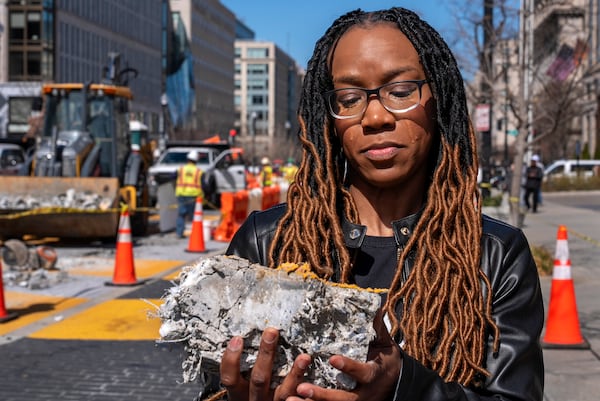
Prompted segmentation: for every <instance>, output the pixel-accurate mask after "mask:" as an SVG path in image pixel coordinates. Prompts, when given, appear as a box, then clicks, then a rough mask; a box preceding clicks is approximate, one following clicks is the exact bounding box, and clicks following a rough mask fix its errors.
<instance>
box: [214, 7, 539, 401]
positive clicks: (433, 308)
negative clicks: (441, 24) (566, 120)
mask: <svg viewBox="0 0 600 401" xmlns="http://www.w3.org/2000/svg"><path fill="white" fill-rule="evenodd" d="M299 121H300V127H301V132H300V133H299V135H300V137H301V138H300V139H301V140H300V143H301V144H302V146H303V153H302V154H303V156H302V160H301V163H300V168H299V170H298V174H297V175H296V178H295V181H294V183H293V184H291V185H290V187H289V189H288V195H287V203H286V204H281V205H278V206H275V207H273V208H271V209H268V210H266V211H260V212H254V213H252V214H251V215H250V216H249V217H248V218H247V220H246V221H245V223H244V224H243V225H242V226H241V227H240V228H239V230H238V231H237V232H236V234H235V236H234V237H233V239H232V241H231V242H230V245H229V248H228V249H227V251H226V253H227V254H235V255H238V256H242V257H245V258H247V259H249V260H251V261H252V262H256V263H260V264H264V265H267V266H270V267H272V268H275V267H277V266H279V265H280V264H282V263H285V262H290V263H299V264H300V263H304V262H307V263H308V265H309V268H310V269H311V270H312V271H313V272H314V273H315V274H317V275H318V276H319V277H321V278H323V279H326V280H331V281H335V282H341V283H344V284H353V285H358V286H360V287H364V288H380V289H385V290H386V295H384V299H383V301H384V304H383V306H382V310H381V314H380V315H379V317H378V318H377V319H376V320H375V322H374V327H375V330H376V331H377V339H376V340H374V341H373V342H372V343H371V347H370V353H369V357H368V361H366V362H364V361H357V360H353V359H350V358H348V357H346V356H344V355H334V356H332V357H330V359H329V360H328V361H319V363H329V364H331V365H332V366H333V367H334V368H337V369H339V370H341V371H343V372H344V373H346V374H348V375H350V376H351V377H352V378H354V379H355V380H356V387H355V388H354V389H353V390H351V391H348V390H341V389H326V388H321V387H319V386H316V385H314V384H312V383H309V382H305V381H304V377H305V372H306V370H307V369H308V366H309V365H310V363H313V361H312V360H311V357H310V356H309V355H307V354H301V355H299V356H297V358H296V360H295V363H294V366H293V367H292V369H291V371H290V372H289V373H288V374H287V376H286V377H285V379H284V380H283V382H282V383H281V384H279V385H278V386H276V387H272V386H271V385H270V379H271V374H272V373H271V372H272V367H273V355H276V347H278V346H284V345H283V344H280V345H278V331H277V329H276V328H267V329H266V330H264V332H263V336H262V341H261V344H260V351H259V353H258V356H257V359H256V362H255V364H254V366H253V368H252V369H251V371H250V372H240V359H241V355H242V352H243V339H242V338H240V337H234V338H232V339H231V340H230V342H229V344H228V345H227V348H226V350H225V353H224V355H223V358H222V361H221V368H220V381H221V383H222V385H223V386H224V389H225V391H226V392H227V397H228V398H227V399H228V400H230V401H231V400H247V399H261V400H281V399H287V400H301V399H312V400H342V399H343V400H354V401H359V400H375V401H380V400H390V401H391V400H419V401H445V400H459V399H460V400H467V399H469V400H471V401H474V400H489V399H498V400H499V399H504V400H508V399H510V400H513V401H516V400H521V401H540V400H541V399H542V389H543V377H544V372H543V360H542V352H541V348H540V343H539V337H540V333H541V330H542V327H543V322H544V311H543V302H542V296H541V290H540V283H539V278H538V275H537V271H536V267H535V262H534V260H533V258H532V255H531V252H530V249H529V245H528V243H527V240H526V238H525V236H524V235H523V233H522V232H521V231H520V230H518V229H517V228H514V227H511V226H509V225H507V224H505V223H502V222H499V221H496V220H494V219H491V218H489V217H487V216H482V214H481V195H480V192H479V189H478V187H477V160H478V155H477V144H476V135H475V132H474V130H473V127H472V125H471V118H470V116H469V114H468V107H467V98H466V94H465V90H464V83H463V81H462V78H461V73H460V71H459V68H458V65H457V63H456V61H455V59H454V57H453V55H452V53H451V52H450V50H449V48H448V46H447V44H446V43H445V42H444V40H443V39H442V38H441V36H440V35H439V34H438V33H437V32H436V31H435V30H434V29H433V28H432V27H431V26H430V25H429V24H427V23H426V22H424V21H423V20H421V19H420V18H419V17H418V16H417V15H416V14H415V13H413V12H411V11H409V10H406V9H404V8H391V9H387V10H381V11H376V12H363V11H361V10H355V11H352V12H349V13H347V14H345V15H343V16H341V17H339V18H338V19H337V20H336V21H334V23H333V25H332V26H331V27H330V28H329V29H328V30H327V32H326V33H325V35H324V36H323V37H322V38H321V39H319V41H318V42H317V44H316V45H315V50H314V53H313V55H312V58H311V59H310V61H309V63H308V68H307V73H306V76H305V79H304V81H303V87H302V92H301V98H300V104H299ZM332 318H335V317H333V316H332ZM314 363H317V362H316V361H315V362H314Z"/></svg>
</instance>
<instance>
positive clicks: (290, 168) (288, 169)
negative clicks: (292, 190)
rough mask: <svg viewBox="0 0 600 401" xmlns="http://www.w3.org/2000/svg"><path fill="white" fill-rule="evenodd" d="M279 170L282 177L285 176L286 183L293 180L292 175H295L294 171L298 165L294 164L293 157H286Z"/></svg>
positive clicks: (296, 170)
mask: <svg viewBox="0 0 600 401" xmlns="http://www.w3.org/2000/svg"><path fill="white" fill-rule="evenodd" d="M281 172H282V173H283V178H285V180H286V181H287V182H288V184H291V183H292V182H294V177H296V173H297V172H298V166H296V163H295V160H294V158H293V157H288V159H287V163H286V164H285V166H283V167H282V168H281Z"/></svg>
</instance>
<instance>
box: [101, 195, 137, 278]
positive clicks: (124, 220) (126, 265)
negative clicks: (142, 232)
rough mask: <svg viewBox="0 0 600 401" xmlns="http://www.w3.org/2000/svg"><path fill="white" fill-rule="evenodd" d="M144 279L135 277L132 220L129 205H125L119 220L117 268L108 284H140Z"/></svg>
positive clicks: (116, 253) (116, 254)
mask: <svg viewBox="0 0 600 401" xmlns="http://www.w3.org/2000/svg"><path fill="white" fill-rule="evenodd" d="M143 282H144V281H140V280H137V279H136V277H135V266H134V261H133V244H132V242H131V222H130V219H129V210H128V209H127V206H124V207H123V210H122V212H121V218H120V220H119V231H118V233H117V248H116V252H115V269H114V272H113V281H112V282H110V283H106V284H107V285H128V286H131V285H138V284H142V283H143Z"/></svg>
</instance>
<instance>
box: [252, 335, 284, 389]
mask: <svg viewBox="0 0 600 401" xmlns="http://www.w3.org/2000/svg"><path fill="white" fill-rule="evenodd" d="M278 339H279V331H277V329H274V328H266V329H265V331H263V334H262V337H261V339H260V346H259V349H258V355H257V357H256V363H255V364H254V367H253V368H252V372H250V389H249V392H248V395H249V400H250V401H258V400H266V399H268V398H267V397H268V394H269V390H270V386H271V373H272V371H273V362H274V361H275V356H276V355H277V340H278Z"/></svg>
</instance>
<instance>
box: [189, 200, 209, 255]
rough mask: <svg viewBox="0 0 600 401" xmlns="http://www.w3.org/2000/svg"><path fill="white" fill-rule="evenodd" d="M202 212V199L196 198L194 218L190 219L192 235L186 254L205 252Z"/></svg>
mask: <svg viewBox="0 0 600 401" xmlns="http://www.w3.org/2000/svg"><path fill="white" fill-rule="evenodd" d="M203 221H204V210H203V209H202V197H201V196H198V197H197V198H196V206H195V207H194V218H193V219H192V233H191V234H190V239H189V242H188V247H187V249H186V250H185V251H186V252H205V251H206V248H205V246H204V222H203Z"/></svg>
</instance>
